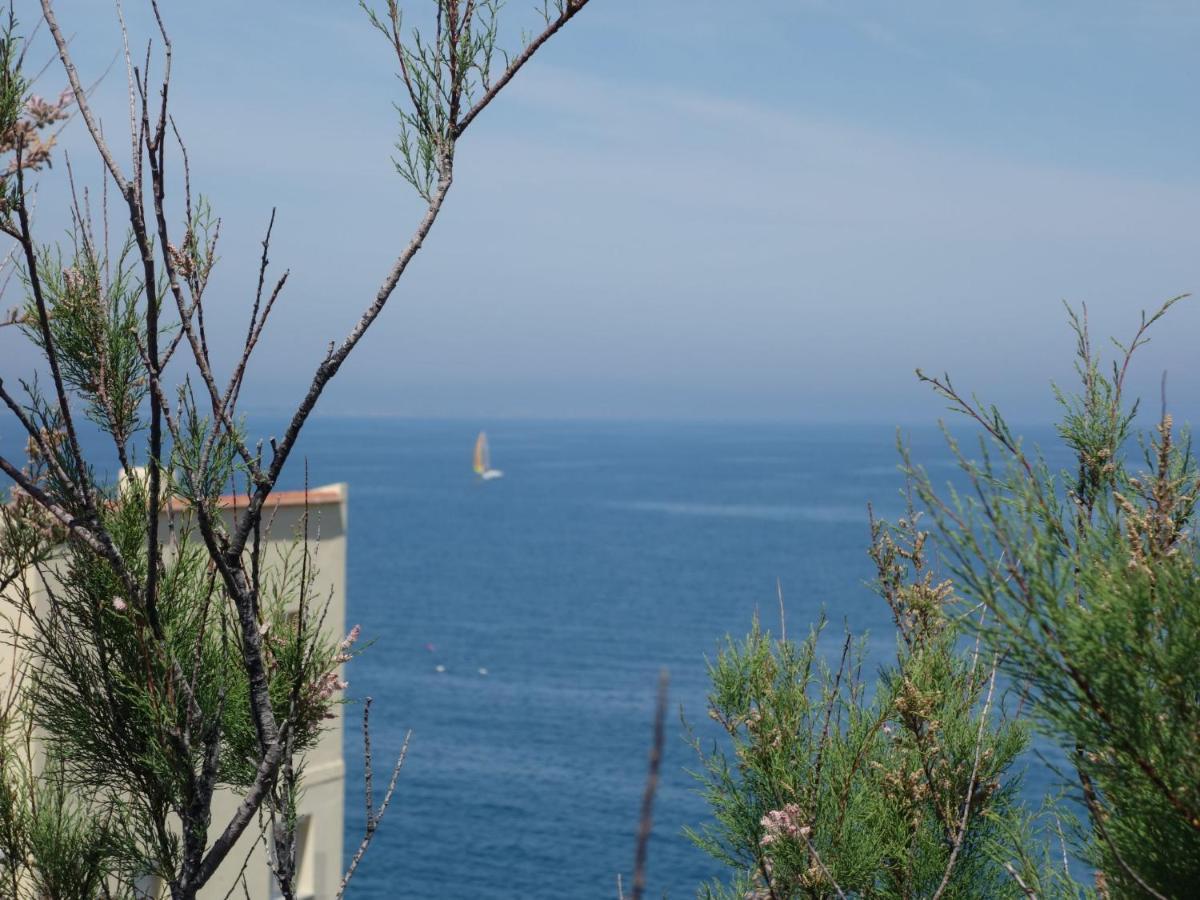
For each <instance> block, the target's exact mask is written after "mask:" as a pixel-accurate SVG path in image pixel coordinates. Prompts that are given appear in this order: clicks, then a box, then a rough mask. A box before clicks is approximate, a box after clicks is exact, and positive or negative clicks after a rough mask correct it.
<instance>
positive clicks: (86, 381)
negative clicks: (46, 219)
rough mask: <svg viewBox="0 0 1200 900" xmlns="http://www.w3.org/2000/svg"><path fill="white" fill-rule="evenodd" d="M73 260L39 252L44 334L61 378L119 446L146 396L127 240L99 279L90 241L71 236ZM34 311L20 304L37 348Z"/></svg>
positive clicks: (137, 288) (40, 338) (101, 264)
mask: <svg viewBox="0 0 1200 900" xmlns="http://www.w3.org/2000/svg"><path fill="white" fill-rule="evenodd" d="M74 239H75V248H74V258H73V259H72V261H71V263H70V265H65V266H64V265H63V261H62V259H61V257H60V255H59V254H58V253H57V252H56V251H53V250H51V249H45V250H43V251H42V260H41V264H40V266H39V270H40V272H41V276H42V289H43V292H44V294H45V297H46V301H47V304H48V306H49V312H50V334H51V336H52V339H53V341H54V346H55V349H56V350H57V353H58V360H59V365H60V366H61V369H62V374H63V379H64V381H65V382H66V383H67V385H69V386H70V387H71V388H72V389H73V390H74V391H75V392H76V394H77V395H78V396H80V397H81V398H82V399H83V400H84V404H85V406H84V408H85V410H86V412H87V415H88V418H89V419H91V420H92V421H93V422H95V423H96V424H97V425H98V426H100V428H101V429H103V430H104V431H106V432H107V433H109V434H111V435H112V436H113V438H114V439H115V440H116V441H117V442H118V443H119V444H121V445H122V446H124V445H126V444H127V443H128V442H129V439H130V437H131V436H132V435H133V433H134V432H135V431H136V430H137V429H138V427H139V413H138V410H139V408H140V407H141V405H142V401H143V400H144V399H145V397H146V391H147V377H146V372H145V366H144V364H143V361H142V354H141V351H140V349H139V342H142V343H144V339H143V337H142V326H141V319H142V313H141V310H140V309H139V299H140V297H141V294H142V290H141V285H140V284H139V283H138V282H137V280H136V278H135V277H134V275H133V269H132V262H131V260H130V255H131V253H133V251H134V246H133V240H132V238H129V239H127V240H126V242H125V245H124V247H123V248H122V250H121V253H120V254H119V256H118V257H117V259H116V260H115V267H114V269H113V275H112V277H111V279H110V278H108V277H107V276H106V269H107V266H106V264H105V263H106V261H102V260H101V259H100V258H99V257H98V256H97V255H96V253H95V252H94V249H93V248H92V246H91V244H90V242H89V241H88V240H87V239H86V238H85V237H82V236H81V235H80V234H79V233H76V235H75V238H74ZM36 321H37V310H36V309H34V308H33V307H32V305H31V306H30V307H29V308H28V309H27V311H26V314H25V319H24V324H23V326H22V328H23V330H24V332H25V334H26V336H27V337H28V338H29V340H30V341H32V342H33V343H34V344H35V345H36V346H38V347H39V348H40V349H41V350H42V351H43V353H44V352H45V351H46V342H45V338H44V335H43V334H42V331H41V329H40V328H38V327H36V326H35V325H34V324H33V323H35V322H36Z"/></svg>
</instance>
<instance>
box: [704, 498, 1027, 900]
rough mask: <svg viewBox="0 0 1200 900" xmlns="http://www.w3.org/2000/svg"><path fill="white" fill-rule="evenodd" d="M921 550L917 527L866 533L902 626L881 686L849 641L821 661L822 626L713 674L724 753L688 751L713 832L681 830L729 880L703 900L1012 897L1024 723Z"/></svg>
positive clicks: (713, 702) (753, 651) (756, 639)
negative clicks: (972, 647)
mask: <svg viewBox="0 0 1200 900" xmlns="http://www.w3.org/2000/svg"><path fill="white" fill-rule="evenodd" d="M925 540H926V534H925V533H924V532H922V531H920V530H919V529H918V528H917V526H916V521H915V517H911V516H910V517H909V518H908V519H905V520H902V521H901V522H900V523H898V525H897V527H896V528H895V529H892V528H888V527H886V526H884V525H882V524H879V523H877V524H876V525H875V529H874V542H873V548H872V555H873V557H874V558H875V561H876V565H877V568H878V571H879V584H878V587H879V591H880V593H881V594H882V596H883V597H884V598H885V599H886V600H887V602H888V604H889V606H890V607H891V609H892V611H893V614H894V617H895V619H896V623H897V627H898V631H899V639H898V646H897V658H896V662H895V663H894V664H892V665H890V666H888V667H886V668H885V669H884V670H883V672H882V673H881V676H880V678H879V680H878V681H877V682H876V683H875V684H873V685H868V684H867V683H866V682H865V681H864V680H863V678H862V676H861V669H862V663H863V660H862V647H861V645H859V646H858V647H857V648H855V647H854V646H853V642H852V640H851V636H850V635H847V637H846V640H845V644H844V646H843V651H842V655H841V658H840V662H839V664H838V666H837V668H836V669H834V668H831V667H829V666H828V665H827V664H826V662H825V661H824V659H823V658H822V656H821V655H820V653H819V652H818V647H819V637H820V634H821V631H822V627H823V625H818V626H817V627H816V628H814V629H813V631H812V632H811V633H810V634H809V635H808V637H807V638H806V639H805V640H804V641H803V642H801V643H799V644H797V643H795V642H792V641H789V640H786V639H778V640H777V639H773V638H772V637H771V636H770V635H769V634H765V633H764V632H762V631H761V630H760V628H759V626H758V623H757V622H756V623H755V626H754V629H753V630H752V631H751V633H750V635H749V637H747V638H746V640H745V641H744V642H742V643H740V644H738V643H734V642H732V641H730V642H729V643H728V645H727V646H726V647H725V649H723V650H722V651H721V653H720V654H719V655H718V657H717V659H716V661H715V662H714V663H712V664H711V665H710V675H711V678H712V683H713V691H712V693H711V695H710V698H709V714H710V716H711V717H712V718H713V719H715V720H716V721H717V722H718V723H720V725H721V726H722V727H723V728H724V729H725V732H726V734H727V736H728V738H729V741H730V745H731V751H730V752H726V751H724V750H721V749H719V748H714V749H713V750H712V752H704V751H703V749H702V748H701V746H700V745H699V743H697V745H696V749H697V751H698V752H699V753H700V756H701V759H702V761H703V766H704V771H703V773H702V774H701V775H700V778H701V781H702V783H703V785H704V787H703V792H704V795H705V797H706V798H707V799H708V801H709V803H710V804H711V806H712V808H713V813H714V817H715V819H716V822H715V824H710V825H707V826H704V827H702V828H701V829H699V830H695V831H691V832H690V835H691V837H692V838H693V840H695V841H696V843H697V844H699V845H700V846H701V847H703V848H704V849H705V850H707V851H708V852H709V853H711V854H712V855H713V856H715V857H716V858H717V859H720V860H722V861H723V862H725V863H727V864H728V865H730V866H731V867H732V868H733V869H734V870H735V875H734V878H733V880H732V882H731V883H730V884H729V885H728V886H724V887H723V886H721V885H717V884H714V885H709V886H707V887H706V888H705V889H704V895H705V896H709V897H745V896H754V897H774V898H780V900H781V898H790V897H832V896H842V895H846V896H850V895H853V896H862V897H925V896H934V895H939V896H942V897H964V898H965V897H983V896H988V897H1004V896H1021V889H1020V888H1019V886H1018V884H1017V882H1016V881H1015V880H1014V879H1013V878H1011V877H1010V875H1009V874H1008V873H1007V872H1006V870H1005V868H1004V866H1005V864H1006V863H1008V862H1009V860H1010V859H1011V858H1013V857H1014V855H1015V852H1014V851H1011V850H1010V849H1009V845H1010V844H1011V843H1012V842H1013V841H1014V840H1015V839H1019V838H1020V828H1019V827H1018V826H1017V822H1018V820H1019V816H1020V815H1021V814H1022V813H1021V811H1020V809H1019V808H1018V807H1017V806H1016V805H1015V801H1014V795H1015V793H1016V791H1017V788H1018V780H1017V779H1016V777H1015V776H1014V775H1013V774H1012V772H1011V766H1012V764H1013V761H1014V760H1015V758H1016V757H1017V756H1018V755H1019V754H1020V753H1021V751H1022V750H1023V749H1024V747H1025V743H1026V736H1025V730H1024V729H1023V728H1022V727H1021V726H1020V725H1019V724H1017V723H1015V722H1013V721H1012V720H1011V719H1010V718H1009V717H1007V716H1006V715H1004V713H1003V711H1002V710H1001V709H1000V704H998V703H996V702H995V669H994V667H992V666H990V665H989V664H988V662H987V660H985V659H983V658H982V657H981V656H980V655H979V654H978V653H977V652H974V653H967V652H964V651H963V650H962V648H961V642H960V641H959V637H960V634H961V631H960V628H959V627H958V624H957V623H956V621H955V620H954V619H953V618H951V617H950V616H949V615H948V614H947V608H948V606H949V604H951V603H952V600H953V598H952V592H951V590H950V587H949V585H948V584H947V583H944V582H936V581H935V580H934V579H933V577H932V575H931V573H930V572H929V571H928V569H927V568H926V564H925V559H924V551H923V546H924V543H925Z"/></svg>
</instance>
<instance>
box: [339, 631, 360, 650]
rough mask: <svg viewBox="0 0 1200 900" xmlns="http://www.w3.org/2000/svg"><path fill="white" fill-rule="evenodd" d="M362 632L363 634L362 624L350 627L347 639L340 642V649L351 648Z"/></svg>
mask: <svg viewBox="0 0 1200 900" xmlns="http://www.w3.org/2000/svg"><path fill="white" fill-rule="evenodd" d="M360 634H362V626H360V625H355V626H354V627H353V628H351V629H350V633H349V634H348V635H346V638H345V640H343V641H342V642H341V643H340V644H338V649H339V650H349V649H350V648H351V647H352V646H354V642H355V641H357V640H358V636H359V635H360Z"/></svg>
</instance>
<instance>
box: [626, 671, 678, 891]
mask: <svg viewBox="0 0 1200 900" xmlns="http://www.w3.org/2000/svg"><path fill="white" fill-rule="evenodd" d="M669 681H670V678H669V677H668V675H667V670H666V669H663V670H662V671H661V672H660V673H659V675H658V703H657V704H656V705H655V708H654V743H653V744H651V745H650V762H649V765H648V767H647V771H646V789H645V791H643V792H642V814H641V817H640V819H639V821H638V836H637V850H636V852H635V853H634V856H633V893H632V894H631V895H630V897H631V900H642V895H643V894H644V893H645V891H646V859H647V857H648V855H649V848H650V832H651V829H652V827H653V824H654V795H655V793H656V792H657V791H658V770H659V768H660V767H661V765H662V753H663V740H664V735H665V732H666V728H665V723H666V718H667V685H668V683H669Z"/></svg>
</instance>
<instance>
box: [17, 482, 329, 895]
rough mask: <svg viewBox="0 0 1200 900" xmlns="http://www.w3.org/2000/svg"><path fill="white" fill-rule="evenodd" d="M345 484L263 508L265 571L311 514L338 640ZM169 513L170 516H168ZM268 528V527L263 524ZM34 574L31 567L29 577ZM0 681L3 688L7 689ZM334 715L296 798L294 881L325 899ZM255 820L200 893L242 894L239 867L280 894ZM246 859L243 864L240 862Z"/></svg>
mask: <svg viewBox="0 0 1200 900" xmlns="http://www.w3.org/2000/svg"><path fill="white" fill-rule="evenodd" d="M346 495H347V492H346V486H345V485H344V484H334V485H327V486H325V487H320V488H315V489H310V490H308V491H307V492H305V491H283V492H277V493H274V494H272V495H271V497H270V499H269V500H268V502H267V504H266V507H265V509H264V514H263V529H264V534H263V539H262V555H261V561H262V563H261V564H262V566H263V569H264V571H267V570H268V569H269V568H270V567H272V566H279V565H281V564H282V562H283V560H284V559H285V558H287V557H288V556H289V555H291V556H292V557H293V558H294V556H295V554H294V552H293V549H294V547H295V543H296V535H297V534H300V533H302V531H303V527H304V515H305V511H306V510H307V513H308V534H309V541H310V542H309V548H310V551H311V553H312V554H313V558H314V562H315V565H316V576H315V582H314V584H313V586H312V587H313V590H312V596H314V597H318V598H320V602H322V603H323V602H324V600H325V598H326V597H328V598H329V607H328V610H327V612H326V613H325V623H324V627H325V629H326V631H327V633H328V634H329V635H330V636H332V637H334V638H335V639H337V640H340V639H341V637H342V636H343V635H345V633H346V621H345V619H346V616H345V612H346V524H347V522H346V512H347V510H346ZM245 503H246V498H245V497H238V496H226V497H223V498H221V506H222V508H223V509H224V510H226V515H227V516H228V517H229V521H230V522H232V516H233V514H234V513H235V511H236V509H237V508H238V507H239V506H244V505H245ZM186 515H187V512H186V509H181V508H178V507H177V508H175V509H174V510H173V511H172V512H171V513H170V514H164V517H163V522H162V525H163V528H162V534H163V535H164V548H165V550H166V552H168V553H169V552H170V549H169V548H170V540H171V538H170V531H169V529H168V525H169V524H173V525H174V526H175V527H176V529H177V528H178V526H179V525H180V524H181V522H180V517H182V516H186ZM169 517H173V518H174V521H173V522H170V523H169V521H168V519H169ZM268 528H269V530H268ZM33 577H34V578H36V577H37V576H36V574H35V575H34V576H33ZM32 588H33V593H34V595H35V596H40V597H43V598H44V597H45V596H46V592H45V590H44V587H42V586H41V585H37V584H34V585H32ZM14 647H15V644H14V642H13V640H12V639H11V638H10V639H8V640H6V641H0V679H5V678H10V677H11V676H10V675H9V673H11V672H14V671H17V668H16V667H14V662H15V660H14ZM3 687H4V686H3V685H0V694H7V693H9V692H8V691H4V690H3ZM335 713H336V715H335V717H334V718H333V719H331V720H330V721H329V722H328V723H327V728H326V730H325V732H324V733H323V735H322V737H321V740H320V742H319V743H318V745H317V746H316V747H314V748H313V749H312V750H311V751H309V753H308V754H307V756H306V760H305V768H304V782H303V786H304V789H303V792H302V796H301V800H300V810H299V816H300V818H299V823H298V828H297V857H298V858H297V874H298V878H297V888H298V891H299V896H300V897H301V898H312V900H327V898H332V897H333V896H335V895H336V893H337V890H338V886H339V884H340V883H341V878H342V832H343V797H344V782H345V764H344V762H343V759H342V733H343V722H342V714H341V708H340V707H335ZM240 799H241V798H240V797H239V796H238V795H236V794H235V793H234V792H232V791H229V790H225V791H221V792H218V795H217V797H216V798H215V799H214V802H213V816H212V821H213V830H212V833H211V835H210V839H211V838H215V837H216V836H217V834H219V833H220V829H221V828H223V827H224V825H225V823H226V822H228V821H229V819H230V817H231V816H232V814H233V811H234V810H235V809H236V807H237V805H238V803H239V802H240ZM262 837H263V835H262V832H261V829H260V828H259V826H258V822H257V821H256V822H254V823H252V824H251V825H250V826H249V827H248V828H247V829H246V831H245V832H244V833H243V835H242V837H241V839H240V841H239V842H238V844H237V845H236V846H235V847H234V848H233V850H232V851H230V854H229V856H228V857H227V858H226V861H225V863H224V865H223V866H222V867H221V869H220V870H219V871H218V873H217V875H215V876H214V877H213V879H212V880H211V881H210V882H209V883H208V885H207V886H206V887H205V888H204V889H203V890H202V891H201V892H200V897H201V898H203V900H222V898H224V897H226V896H232V897H245V896H246V893H245V892H244V891H243V888H242V887H241V886H240V880H241V875H242V873H243V871H244V874H245V879H246V884H245V888H246V890H248V894H249V897H250V898H251V900H273V898H274V897H276V896H277V891H276V888H275V882H274V879H273V878H272V877H271V871H270V865H269V861H268V858H267V849H266V844H267V841H264V840H262V839H261V838H262ZM243 860H247V862H246V866H245V868H244V870H243V869H242V861H243ZM141 887H142V888H143V889H144V890H145V891H146V894H147V896H150V897H159V896H163V897H165V896H168V892H167V891H166V890H165V887H164V886H163V885H159V884H153V883H150V882H148V883H146V884H145V885H142V886H141Z"/></svg>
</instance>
